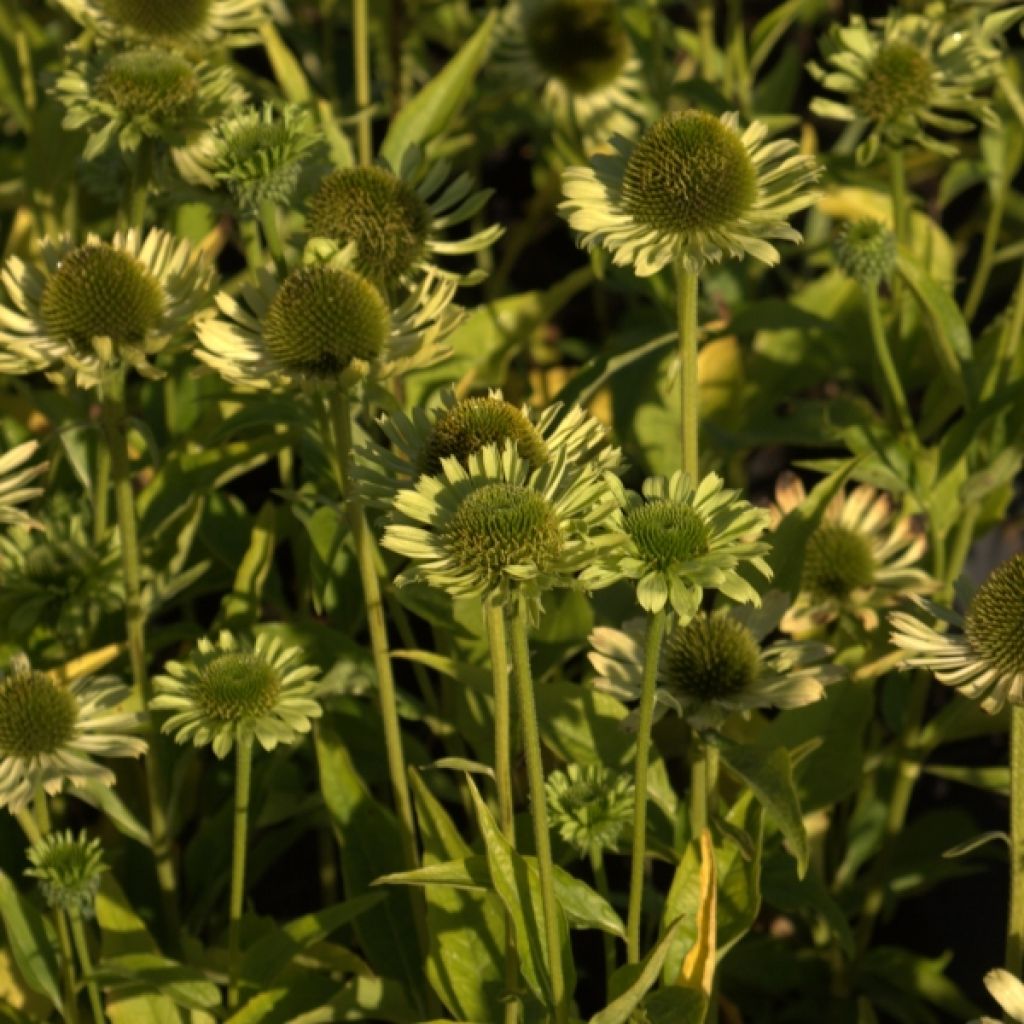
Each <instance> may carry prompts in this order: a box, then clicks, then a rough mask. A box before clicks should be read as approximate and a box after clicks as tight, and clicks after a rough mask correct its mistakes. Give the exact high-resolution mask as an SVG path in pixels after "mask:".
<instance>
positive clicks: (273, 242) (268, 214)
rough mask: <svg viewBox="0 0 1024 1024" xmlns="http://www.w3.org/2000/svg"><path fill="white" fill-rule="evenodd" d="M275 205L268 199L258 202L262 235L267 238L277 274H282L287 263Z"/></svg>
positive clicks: (286, 267) (285, 269)
mask: <svg viewBox="0 0 1024 1024" xmlns="http://www.w3.org/2000/svg"><path fill="white" fill-rule="evenodd" d="M278 218H279V214H278V209H277V205H276V204H275V203H272V202H270V201H269V200H268V201H266V202H263V203H261V204H260V224H261V225H262V227H263V237H264V238H266V240H267V249H268V251H269V252H270V256H271V258H272V259H273V261H274V266H275V267H277V272H278V273H279V274H284V273H285V272H286V271H287V269H288V263H287V261H286V260H285V255H284V241H283V239H282V238H281V228H280V223H279V219H278Z"/></svg>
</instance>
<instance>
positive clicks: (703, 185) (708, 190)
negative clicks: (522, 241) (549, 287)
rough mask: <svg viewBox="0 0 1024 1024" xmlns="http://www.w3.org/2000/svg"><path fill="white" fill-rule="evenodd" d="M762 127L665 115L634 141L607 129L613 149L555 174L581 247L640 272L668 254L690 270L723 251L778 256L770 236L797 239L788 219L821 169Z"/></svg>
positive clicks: (657, 266)
mask: <svg viewBox="0 0 1024 1024" xmlns="http://www.w3.org/2000/svg"><path fill="white" fill-rule="evenodd" d="M767 131H768V130H767V128H765V126H764V125H763V124H760V123H759V122H756V121H755V122H753V123H752V124H751V125H750V127H749V128H747V129H746V130H745V131H740V127H739V115H738V114H734V113H730V114H723V115H722V117H721V118H717V117H714V116H713V115H712V114H707V113H704V112H703V111H699V110H687V111H685V112H683V113H678V112H677V113H671V114H666V115H664V116H663V117H661V118H660V119H659V120H657V121H655V123H654V124H653V125H652V126H651V127H650V128H648V129H647V131H646V132H645V133H644V134H643V135H642V136H641V137H640V139H639V140H638V141H637V142H635V143H633V142H629V141H628V140H626V139H624V138H622V137H621V136H616V137H615V138H614V139H612V146H613V147H614V150H615V152H614V153H612V154H598V155H596V156H594V157H593V159H592V161H591V166H590V167H570V168H568V169H567V170H566V171H564V172H563V174H562V191H563V192H564V193H565V197H566V198H565V201H564V202H563V203H562V204H561V205H560V206H559V210H560V211H561V212H562V215H563V216H564V217H566V219H567V220H568V221H569V224H570V226H571V227H573V228H574V229H575V230H576V231H578V232H580V233H581V235H582V240H581V241H582V244H583V245H585V246H587V247H591V246H593V245H601V246H603V247H604V248H605V249H607V250H608V251H609V252H610V253H611V257H612V262H613V263H614V264H616V266H632V267H633V270H634V272H635V273H636V274H637V275H638V276H639V277H647V276H649V275H651V274H655V273H657V272H658V271H659V270H661V268H662V267H664V266H665V265H666V264H668V263H670V262H672V261H673V260H679V261H681V262H682V264H683V265H684V266H685V268H686V269H687V270H688V271H691V272H698V271H699V270H700V269H701V268H702V267H703V266H704V265H705V264H707V263H716V262H718V261H719V260H721V259H722V257H723V256H730V257H732V258H734V259H742V258H743V257H744V256H747V255H750V256H753V257H755V258H756V259H759V260H762V261H763V262H765V263H768V264H774V263H778V261H779V253H778V250H777V249H776V248H775V246H774V245H772V244H771V242H770V241H769V239H776V238H781V239H787V240H789V241H793V242H799V241H800V238H801V236H800V233H799V232H798V231H797V230H796V229H795V228H793V227H792V226H791V225H790V224H789V223H788V220H787V218H788V217H790V216H791V215H792V214H794V213H796V212H797V211H798V210H802V209H803V208H804V207H806V206H810V205H811V203H812V202H813V201H814V199H815V198H816V196H817V193H816V192H815V191H814V190H813V189H812V187H811V186H812V183H813V182H814V181H815V180H816V179H817V177H818V174H819V173H820V168H819V167H818V165H817V163H816V162H815V160H814V159H813V158H812V157H809V156H803V155H801V154H800V153H799V152H798V151H797V147H796V144H795V143H793V142H789V141H785V140H779V141H775V142H766V141H765V140H766V137H767Z"/></svg>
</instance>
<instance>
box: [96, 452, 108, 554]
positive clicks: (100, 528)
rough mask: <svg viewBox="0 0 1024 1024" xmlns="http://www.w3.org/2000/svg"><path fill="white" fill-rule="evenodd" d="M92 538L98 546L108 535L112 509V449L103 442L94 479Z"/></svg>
mask: <svg viewBox="0 0 1024 1024" xmlns="http://www.w3.org/2000/svg"><path fill="white" fill-rule="evenodd" d="M92 501H93V505H92V539H93V543H94V544H95V545H96V546H97V547H98V546H99V545H100V544H101V543H102V542H103V538H104V537H106V535H107V525H108V515H109V510H110V449H109V448H108V447H107V446H106V445H103V444H101V445H100V446H99V448H98V449H97V450H96V470H95V475H94V476H93V481H92Z"/></svg>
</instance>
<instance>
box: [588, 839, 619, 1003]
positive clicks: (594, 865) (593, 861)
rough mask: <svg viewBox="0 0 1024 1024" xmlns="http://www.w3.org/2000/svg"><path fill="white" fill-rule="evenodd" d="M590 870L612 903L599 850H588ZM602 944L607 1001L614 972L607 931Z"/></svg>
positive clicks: (609, 903) (611, 937)
mask: <svg viewBox="0 0 1024 1024" xmlns="http://www.w3.org/2000/svg"><path fill="white" fill-rule="evenodd" d="M590 870H591V871H592V872H593V873H594V884H595V885H596V886H597V891H598V892H599V893H600V894H601V895H602V896H603V897H604V899H605V901H606V902H607V904H608V906H611V905H612V890H611V886H610V885H609V884H608V871H607V870H606V869H605V866H604V854H603V853H602V852H601V851H600V850H591V851H590ZM601 942H602V944H603V946H604V995H605V1000H606V1001H607V1002H611V1000H612V987H611V981H612V975H613V974H614V973H615V938H614V937H613V936H611V935H609V934H608V933H607V932H602V933H601Z"/></svg>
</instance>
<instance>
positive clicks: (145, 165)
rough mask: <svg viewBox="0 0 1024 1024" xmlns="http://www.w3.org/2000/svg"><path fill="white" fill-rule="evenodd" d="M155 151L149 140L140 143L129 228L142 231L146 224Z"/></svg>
mask: <svg viewBox="0 0 1024 1024" xmlns="http://www.w3.org/2000/svg"><path fill="white" fill-rule="evenodd" d="M152 165H153V150H152V145H151V143H150V142H149V141H148V140H147V139H143V140H142V141H141V142H140V143H139V148H138V149H137V150H136V151H135V162H134V164H133V165H132V181H131V193H130V196H129V200H128V226H129V227H132V228H135V229H136V230H141V229H142V227H143V225H144V224H145V222H146V203H147V202H148V200H149V180H150V178H151V176H152Z"/></svg>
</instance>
